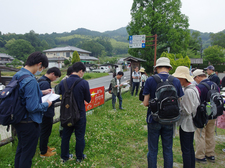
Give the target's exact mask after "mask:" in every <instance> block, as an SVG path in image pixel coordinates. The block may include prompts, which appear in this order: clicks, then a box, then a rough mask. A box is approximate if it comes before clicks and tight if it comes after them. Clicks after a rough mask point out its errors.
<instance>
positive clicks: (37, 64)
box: [14, 52, 52, 168]
mask: <svg viewBox="0 0 225 168" xmlns="http://www.w3.org/2000/svg"><path fill="white" fill-rule="evenodd" d="M47 67H48V58H47V57H46V55H44V54H43V53H41V52H34V53H32V54H31V55H30V56H29V57H28V58H27V61H26V64H25V67H24V68H21V70H20V71H19V72H17V73H16V74H15V77H16V79H19V78H20V77H21V76H23V75H30V76H29V77H27V78H25V79H23V80H22V81H21V82H20V84H19V85H20V88H19V94H20V97H21V99H22V102H23V104H25V106H26V110H27V115H25V117H24V118H23V120H22V121H21V122H20V123H18V124H15V125H14V127H15V129H16V133H17V137H18V146H17V150H16V156H15V165H14V167H15V168H29V167H31V164H32V158H33V156H34V154H35V151H36V147H37V143H38V138H39V135H40V127H39V124H40V123H41V122H42V116H43V113H44V112H46V111H47V109H48V107H50V106H51V104H52V102H50V101H47V102H44V103H42V101H41V97H42V96H43V94H48V93H50V92H51V89H47V90H44V91H41V90H40V88H39V85H38V83H37V80H36V79H35V76H34V74H35V75H39V74H40V73H41V72H42V71H43V69H45V68H47Z"/></svg>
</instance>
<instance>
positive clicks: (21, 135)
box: [14, 122, 40, 168]
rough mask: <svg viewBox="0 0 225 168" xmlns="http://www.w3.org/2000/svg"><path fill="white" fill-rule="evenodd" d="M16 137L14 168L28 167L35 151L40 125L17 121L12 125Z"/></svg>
mask: <svg viewBox="0 0 225 168" xmlns="http://www.w3.org/2000/svg"><path fill="white" fill-rule="evenodd" d="M14 127H15V129H16V133H17V137H18V146H17V150H16V156H15V165H14V167H15V168H30V167H31V164H32V158H33V157H34V154H35V152H36V147H37V143H38V138H39V135H40V127H39V124H38V123H35V122H32V123H19V124H15V125H14Z"/></svg>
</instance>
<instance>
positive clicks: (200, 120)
mask: <svg viewBox="0 0 225 168" xmlns="http://www.w3.org/2000/svg"><path fill="white" fill-rule="evenodd" d="M193 90H194V89H193ZM194 91H195V90H194ZM195 93H196V95H197V96H198V94H197V92H196V91H195ZM198 100H199V102H200V105H199V106H198V107H197V111H196V115H195V116H193V114H191V115H192V119H193V123H194V125H195V126H196V127H197V128H204V127H205V126H206V124H207V123H208V115H207V113H206V106H205V103H204V102H201V100H200V97H198Z"/></svg>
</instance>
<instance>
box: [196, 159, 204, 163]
mask: <svg viewBox="0 0 225 168" xmlns="http://www.w3.org/2000/svg"><path fill="white" fill-rule="evenodd" d="M195 161H196V162H198V163H207V161H206V158H203V159H197V158H195Z"/></svg>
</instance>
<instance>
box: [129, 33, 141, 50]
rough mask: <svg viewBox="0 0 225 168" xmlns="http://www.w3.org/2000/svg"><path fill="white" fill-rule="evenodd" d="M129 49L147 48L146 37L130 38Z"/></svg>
mask: <svg viewBox="0 0 225 168" xmlns="http://www.w3.org/2000/svg"><path fill="white" fill-rule="evenodd" d="M129 48H145V35H133V36H129Z"/></svg>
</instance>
